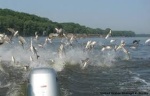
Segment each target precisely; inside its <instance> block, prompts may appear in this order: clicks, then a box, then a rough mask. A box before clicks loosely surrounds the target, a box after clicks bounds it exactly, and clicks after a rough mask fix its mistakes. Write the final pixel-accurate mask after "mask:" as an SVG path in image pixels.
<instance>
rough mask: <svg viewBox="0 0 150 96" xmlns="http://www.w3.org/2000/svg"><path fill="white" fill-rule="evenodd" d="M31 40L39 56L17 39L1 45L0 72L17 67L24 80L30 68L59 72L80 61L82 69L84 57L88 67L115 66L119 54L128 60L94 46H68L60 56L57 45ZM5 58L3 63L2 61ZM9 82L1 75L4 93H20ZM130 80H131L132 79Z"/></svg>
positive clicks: (101, 43)
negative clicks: (40, 45)
mask: <svg viewBox="0 0 150 96" xmlns="http://www.w3.org/2000/svg"><path fill="white" fill-rule="evenodd" d="M33 43H34V45H35V47H36V48H37V51H38V55H39V56H40V57H39V59H37V58H36V57H35V55H33V54H32V52H31V51H30V50H29V44H28V45H27V44H26V45H25V49H23V48H22V46H21V45H18V44H16V42H14V43H13V44H10V45H9V44H4V45H2V46H1V47H0V53H1V62H0V71H1V72H2V74H7V75H9V74H10V72H12V74H15V72H14V73H13V71H16V70H18V72H21V73H22V74H21V75H22V79H21V80H22V81H25V80H26V79H27V78H28V75H29V72H30V70H32V69H33V68H39V67H52V68H54V69H55V70H56V71H57V72H60V71H62V70H63V69H64V68H65V65H66V64H70V65H76V64H79V65H80V67H81V68H82V66H83V64H82V62H81V60H85V59H86V58H89V61H90V63H89V64H87V66H88V65H90V66H98V67H109V68H111V67H112V66H113V65H114V63H113V62H115V61H116V58H117V59H118V57H119V59H122V60H124V59H125V60H126V59H127V57H126V55H125V54H124V53H121V52H115V51H114V50H106V51H103V52H102V51H101V50H100V48H99V47H94V48H95V49H92V50H90V51H85V50H83V46H77V47H68V48H67V47H65V48H66V49H65V52H66V53H65V54H66V55H63V56H62V57H61V58H60V57H59V56H58V54H57V51H56V50H57V49H58V47H56V48H52V47H53V46H55V45H50V46H46V47H45V48H39V47H38V46H37V45H36V44H37V43H38V42H33ZM98 45H103V42H98ZM56 46H58V45H56ZM53 49H54V50H53ZM120 53H121V54H120ZM11 56H14V57H15V59H16V61H17V62H18V63H17V64H16V63H15V64H14V63H12V62H11ZM30 56H32V57H33V61H30V59H29V58H30ZM4 61H5V63H3V62H4ZM6 63H7V64H6ZM3 65H4V66H6V68H5V67H3ZM24 66H29V71H26V70H24V69H23V67H24ZM7 68H10V69H11V71H10V72H8V71H7V70H8V69H7ZM0 75H1V74H0ZM0 77H1V76H0ZM132 80H133V81H134V82H138V81H139V82H141V83H143V84H145V85H144V86H150V84H149V83H148V82H146V81H145V80H144V79H141V78H140V77H133V78H132ZM8 82H9V83H3V82H2V81H1V78H0V85H2V87H10V88H9V90H8V92H7V96H17V95H18V94H20V93H19V90H20V86H19V85H18V84H16V82H15V81H13V80H10V81H8ZM20 82H21V81H20ZM20 82H19V83H20ZM129 82H130V83H131V81H129ZM129 82H128V83H129ZM126 83H127V82H126ZM124 84H125V82H124ZM63 91H64V94H65V96H67V95H69V94H71V93H69V92H68V91H67V89H66V90H65V89H63Z"/></svg>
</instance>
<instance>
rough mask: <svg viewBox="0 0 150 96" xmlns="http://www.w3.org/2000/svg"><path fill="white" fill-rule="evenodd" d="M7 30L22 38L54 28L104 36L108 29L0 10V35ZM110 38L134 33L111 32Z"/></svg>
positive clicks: (53, 30) (50, 31)
mask: <svg viewBox="0 0 150 96" xmlns="http://www.w3.org/2000/svg"><path fill="white" fill-rule="evenodd" d="M7 28H14V29H15V30H18V31H19V34H20V35H22V36H32V35H34V33H35V32H38V35H48V34H50V33H54V32H55V28H62V29H63V30H65V32H66V33H74V34H99V35H106V34H107V33H108V29H109V28H107V29H105V30H104V29H100V28H95V29H94V28H90V27H86V26H82V25H80V24H77V23H73V22H69V23H58V22H53V21H52V20H49V19H48V18H44V17H39V16H36V15H33V14H27V13H23V12H17V11H13V10H10V9H0V33H4V32H5V33H6V32H7V33H8V34H9V32H8V30H7ZM112 36H135V33H134V32H133V31H114V30H112Z"/></svg>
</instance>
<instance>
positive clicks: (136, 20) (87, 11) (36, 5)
mask: <svg viewBox="0 0 150 96" xmlns="http://www.w3.org/2000/svg"><path fill="white" fill-rule="evenodd" d="M0 8H8V9H12V10H15V11H19V12H25V13H30V14H35V15H38V16H41V17H46V18H49V19H50V20H52V21H55V22H74V23H79V24H81V25H85V26H87V27H91V28H101V29H106V28H111V29H112V30H127V31H134V32H135V33H149V34H150V0H0Z"/></svg>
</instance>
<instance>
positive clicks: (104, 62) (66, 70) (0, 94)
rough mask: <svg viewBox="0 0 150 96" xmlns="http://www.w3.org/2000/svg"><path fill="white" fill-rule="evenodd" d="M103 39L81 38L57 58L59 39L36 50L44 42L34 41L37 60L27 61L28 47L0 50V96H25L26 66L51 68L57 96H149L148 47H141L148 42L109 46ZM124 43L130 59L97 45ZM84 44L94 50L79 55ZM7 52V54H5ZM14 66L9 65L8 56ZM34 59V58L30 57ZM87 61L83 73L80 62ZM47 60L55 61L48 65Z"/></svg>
mask: <svg viewBox="0 0 150 96" xmlns="http://www.w3.org/2000/svg"><path fill="white" fill-rule="evenodd" d="M110 39H111V38H109V39H108V40H105V39H103V38H84V39H79V40H78V42H74V43H73V47H68V46H66V47H65V49H66V50H65V51H66V56H65V57H63V58H58V57H57V49H58V46H59V44H60V39H55V40H54V41H53V43H52V44H48V45H47V46H46V47H45V48H39V47H38V46H37V44H38V43H43V42H44V38H41V39H40V40H39V41H35V42H34V45H35V46H36V47H37V50H38V54H39V55H40V58H39V60H36V59H35V58H34V61H33V62H30V61H29V56H31V55H32V53H31V52H30V51H29V50H28V47H29V43H30V38H26V40H27V42H29V43H28V44H26V45H25V49H23V48H22V47H21V46H20V45H18V44H17V43H16V40H14V43H13V44H4V45H1V46H0V53H1V54H0V56H1V64H0V68H1V69H0V96H26V91H25V90H26V83H25V82H26V80H27V79H28V74H29V72H30V71H26V70H24V69H23V66H24V65H29V67H30V70H32V69H33V68H36V67H52V68H54V69H55V70H56V71H57V74H58V84H59V87H60V95H61V96H114V95H115V96H130V95H131V96H150V46H149V45H147V44H144V42H145V40H146V39H148V38H125V37H124V38H113V39H116V40H117V41H116V42H114V43H113V44H111V43H109V40H110ZM122 39H123V40H124V41H125V42H126V46H125V48H126V49H127V50H128V51H129V52H130V59H129V60H128V59H126V58H127V55H126V54H125V53H124V52H122V51H121V50H120V51H117V52H115V51H114V50H106V51H104V52H102V51H101V48H102V47H101V45H111V46H114V45H116V44H117V45H118V44H119V43H120V41H121V40H122ZM135 39H136V40H141V41H140V44H139V46H138V47H137V49H131V48H130V46H132V41H133V40H135ZM88 40H92V41H97V43H96V45H95V46H94V49H92V50H91V51H88V52H85V51H83V47H84V46H85V44H86V42H87V41H88ZM6 50H7V51H6ZM12 55H13V56H14V57H15V58H16V60H17V62H18V63H17V64H13V63H12V62H11V56H12ZM33 57H34V56H33ZM87 57H88V58H89V59H90V63H89V64H88V65H87V66H86V67H85V68H84V69H83V68H82V66H83V64H82V63H81V60H82V59H85V58H87ZM51 59H53V60H54V61H55V63H54V64H52V63H51V61H50V60H51Z"/></svg>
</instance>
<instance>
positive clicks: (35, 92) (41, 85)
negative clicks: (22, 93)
mask: <svg viewBox="0 0 150 96" xmlns="http://www.w3.org/2000/svg"><path fill="white" fill-rule="evenodd" d="M28 96H58V90H57V77H56V72H55V71H54V69H52V68H36V69H33V70H32V71H31V73H30V77H29V85H28Z"/></svg>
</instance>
